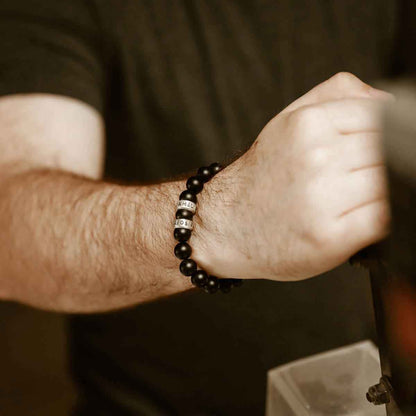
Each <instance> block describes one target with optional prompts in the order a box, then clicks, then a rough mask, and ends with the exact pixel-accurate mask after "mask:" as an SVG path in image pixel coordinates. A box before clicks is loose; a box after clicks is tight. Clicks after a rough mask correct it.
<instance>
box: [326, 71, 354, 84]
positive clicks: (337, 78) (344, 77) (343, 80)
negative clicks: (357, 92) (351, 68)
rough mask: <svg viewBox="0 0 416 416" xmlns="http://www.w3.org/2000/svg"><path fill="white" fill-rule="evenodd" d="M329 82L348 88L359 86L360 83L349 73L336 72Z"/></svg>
mask: <svg viewBox="0 0 416 416" xmlns="http://www.w3.org/2000/svg"><path fill="white" fill-rule="evenodd" d="M330 80H331V81H333V82H335V83H336V84H339V85H341V86H350V85H352V84H361V81H360V80H359V79H358V78H357V77H356V76H355V75H354V74H352V73H351V72H345V71H342V72H338V73H337V74H335V75H334V76H333V77H332V78H331V79H330Z"/></svg>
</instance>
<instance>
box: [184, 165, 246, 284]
mask: <svg viewBox="0 0 416 416" xmlns="http://www.w3.org/2000/svg"><path fill="white" fill-rule="evenodd" d="M240 173H241V172H240V162H239V160H237V161H236V162H234V163H233V164H231V165H229V166H228V167H227V168H225V169H224V170H223V171H222V172H220V173H219V174H218V175H217V176H216V177H214V178H213V179H212V180H211V181H210V183H209V184H207V186H206V187H205V188H204V190H203V191H202V192H201V193H200V194H199V195H198V209H197V214H196V215H195V217H194V231H193V236H192V248H193V254H192V257H193V258H194V259H195V261H196V262H197V263H198V264H199V265H200V266H201V268H203V269H204V270H206V271H207V272H208V273H210V274H213V275H215V276H218V277H223V278H235V279H240V278H243V277H248V275H247V273H245V272H244V268H242V267H240V262H242V258H243V257H245V256H243V255H242V251H241V249H240V242H239V241H238V234H239V230H240V229H241V226H240V225H239V218H240V215H239V207H240V205H241V201H242V198H241V190H242V186H241V185H242V182H243V181H242V177H241V174H240ZM243 262H244V261H243ZM244 263H245V262H244Z"/></svg>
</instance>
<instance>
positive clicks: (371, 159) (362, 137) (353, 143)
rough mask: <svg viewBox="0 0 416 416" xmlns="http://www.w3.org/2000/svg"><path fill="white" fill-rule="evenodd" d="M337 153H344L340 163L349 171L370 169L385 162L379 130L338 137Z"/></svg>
mask: <svg viewBox="0 0 416 416" xmlns="http://www.w3.org/2000/svg"><path fill="white" fill-rule="evenodd" d="M334 145H335V151H336V152H337V154H339V155H342V159H341V161H340V165H341V167H342V169H345V170H347V171H348V172H354V171H356V170H361V169H368V168H371V167H375V166H381V165H383V164H384V159H383V151H382V145H381V134H380V133H379V132H359V133H354V134H348V135H341V136H339V137H338V140H337V143H336V144H334Z"/></svg>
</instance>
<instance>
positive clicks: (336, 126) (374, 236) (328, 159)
mask: <svg viewBox="0 0 416 416" xmlns="http://www.w3.org/2000/svg"><path fill="white" fill-rule="evenodd" d="M388 99H391V96H390V95H389V94H388V93H385V92H383V91H380V90H376V89H373V88H371V87H370V86H368V85H366V84H365V83H363V82H361V81H360V80H359V79H358V78H356V77H355V76H353V75H351V74H348V73H340V74H337V75H335V76H334V77H332V78H331V79H329V80H327V81H325V82H324V83H322V84H320V85H318V86H317V87H315V88H314V89H312V90H311V91H309V92H308V93H307V94H305V95H304V96H302V97H301V98H299V99H298V100H296V101H295V102H294V103H292V104H291V105H290V106H288V107H287V108H286V109H285V110H283V111H282V112H281V113H280V114H278V115H277V116H276V117H275V118H273V119H272V120H271V121H270V122H269V123H268V124H267V125H266V126H265V128H264V129H263V131H262V132H261V133H260V135H259V136H258V138H257V139H256V140H255V142H254V143H253V145H252V146H251V148H250V149H249V150H248V151H247V152H246V153H245V154H244V155H243V156H242V157H240V158H239V159H238V160H236V161H235V162H234V163H232V164H231V165H230V166H228V167H227V168H226V169H225V170H224V171H223V172H221V173H220V174H219V175H217V177H215V178H214V179H213V180H212V182H211V183H210V184H209V186H207V187H206V191H204V192H206V193H207V194H206V195H207V197H205V198H204V196H203V194H204V193H203V194H201V198H200V206H199V218H198V219H197V224H196V227H195V234H196V235H198V236H199V239H198V240H197V241H198V242H197V247H196V248H195V256H194V257H196V260H197V261H198V263H199V264H201V266H203V267H205V268H206V269H207V271H209V272H210V273H211V274H215V275H217V276H220V277H234V278H267V279H273V280H298V279H304V278H308V277H312V276H315V275H317V274H320V273H323V272H325V271H328V270H330V269H332V268H334V267H336V266H338V265H339V264H341V263H342V262H344V261H345V260H347V259H348V258H349V257H350V256H351V255H352V254H354V253H356V252H357V251H359V250H360V249H362V248H364V247H366V246H367V245H370V244H372V243H374V242H377V241H378V240H381V239H383V238H384V237H385V236H386V233H387V232H388V223H389V208H388V203H387V195H386V181H385V172H384V169H385V168H384V166H383V159H382V153H381V149H380V127H381V126H380V120H379V116H378V114H379V107H380V104H381V103H382V102H383V101H385V100H388Z"/></svg>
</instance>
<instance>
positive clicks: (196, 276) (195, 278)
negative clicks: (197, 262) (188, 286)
mask: <svg viewBox="0 0 416 416" xmlns="http://www.w3.org/2000/svg"><path fill="white" fill-rule="evenodd" d="M207 281H208V274H207V273H206V272H204V271H203V270H197V271H196V272H194V273H192V278H191V282H192V284H193V285H194V286H196V287H204V286H205V284H206V283H207Z"/></svg>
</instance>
